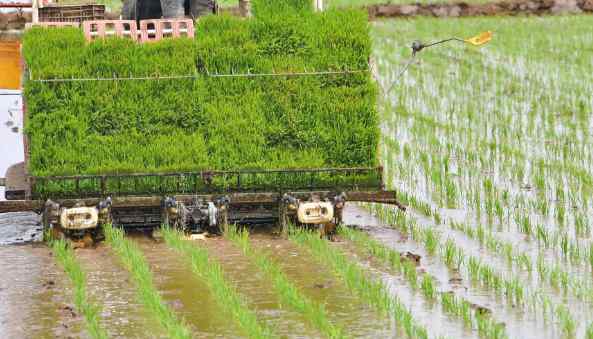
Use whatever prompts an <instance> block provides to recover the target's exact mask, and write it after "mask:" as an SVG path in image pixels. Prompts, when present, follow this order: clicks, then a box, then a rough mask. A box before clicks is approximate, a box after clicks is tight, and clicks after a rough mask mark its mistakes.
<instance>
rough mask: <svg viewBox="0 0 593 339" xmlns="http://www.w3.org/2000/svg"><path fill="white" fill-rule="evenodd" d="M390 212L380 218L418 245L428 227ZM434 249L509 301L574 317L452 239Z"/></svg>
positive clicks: (568, 320)
mask: <svg viewBox="0 0 593 339" xmlns="http://www.w3.org/2000/svg"><path fill="white" fill-rule="evenodd" d="M390 211H391V213H384V214H383V216H384V218H386V219H383V220H385V221H386V222H388V223H389V224H390V225H394V227H396V228H397V229H398V230H399V231H400V232H402V233H404V234H409V235H410V236H411V237H412V239H414V240H415V241H416V242H418V243H419V244H424V243H425V240H424V239H425V237H426V234H427V230H428V229H429V228H428V227H420V226H419V225H418V223H417V222H416V220H415V219H413V218H409V217H407V216H406V215H405V213H403V212H400V211H394V210H391V209H390ZM437 252H438V253H437V254H438V255H439V257H440V258H441V260H442V261H443V263H445V265H447V266H448V267H449V268H454V269H457V270H461V268H462V267H465V268H466V270H467V272H468V275H469V276H470V278H471V279H472V281H474V282H477V283H480V284H481V285H482V286H484V287H487V288H488V289H490V290H491V291H493V292H495V293H496V294H498V295H502V294H504V295H505V296H506V298H507V300H508V301H509V302H512V303H514V304H516V305H520V306H522V307H524V308H526V309H528V310H531V311H533V312H535V313H537V312H540V313H541V314H542V315H543V316H544V318H547V317H548V316H550V317H555V318H557V319H559V321H561V322H562V323H563V324H570V323H571V322H574V317H573V316H572V315H571V314H570V312H569V311H568V310H567V311H566V312H558V311H557V310H558V309H560V310H562V307H564V305H562V304H559V303H556V302H554V301H552V300H551V299H550V297H549V296H548V295H547V294H546V293H544V291H543V290H542V289H534V290H533V291H530V290H529V289H527V288H526V287H525V286H524V284H523V282H521V281H520V279H519V278H517V277H505V276H504V275H503V274H502V273H501V272H499V271H498V270H496V269H495V268H493V267H492V266H490V265H488V264H486V263H484V262H483V261H482V260H480V258H477V257H475V256H471V255H469V256H468V255H466V254H465V253H464V251H463V249H462V248H461V247H459V246H458V245H457V244H456V243H455V241H454V240H453V239H451V238H448V239H447V240H446V241H445V242H444V243H440V250H439V251H437ZM538 305H540V306H541V307H538ZM562 329H563V330H565V331H574V327H571V326H568V325H567V326H564V325H563V326H562ZM564 334H565V335H568V336H571V335H573V334H574V332H565V333H564Z"/></svg>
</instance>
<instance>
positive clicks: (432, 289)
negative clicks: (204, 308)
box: [338, 227, 506, 338]
mask: <svg viewBox="0 0 593 339" xmlns="http://www.w3.org/2000/svg"><path fill="white" fill-rule="evenodd" d="M338 232H339V234H340V235H342V236H344V237H345V238H347V239H349V240H350V241H352V242H353V243H354V244H355V245H356V246H357V247H358V248H360V249H363V250H365V251H367V252H368V253H369V254H371V255H373V256H375V257H376V258H378V259H381V260H382V261H383V262H385V263H387V264H392V263H393V262H394V261H393V259H392V258H394V257H397V258H399V256H400V255H399V253H397V252H396V251H394V250H392V249H390V248H388V247H386V246H385V245H383V244H381V243H380V242H378V241H377V240H374V239H372V238H371V237H369V236H368V235H367V234H365V233H363V232H360V231H356V230H353V229H349V228H347V227H340V228H339V229H338ZM397 262H398V264H396V265H393V266H392V267H393V268H394V269H396V270H398V271H402V272H403V274H404V275H407V274H410V275H412V276H413V278H408V281H409V282H410V284H411V285H412V287H415V284H416V283H417V278H416V268H415V266H414V265H413V264H412V263H411V262H410V261H409V260H405V261H404V262H403V264H399V259H398V261H397ZM406 266H408V268H406ZM412 269H413V273H407V272H409V271H408V270H412ZM435 281H436V279H435V278H434V277H433V276H432V275H430V274H429V273H424V274H423V275H422V281H421V283H420V289H421V291H422V294H423V295H424V297H426V298H427V299H428V300H429V301H433V300H435V299H436V298H437V296H438V297H439V301H440V302H441V306H442V307H443V309H444V310H445V311H446V312H448V313H450V314H453V315H455V316H458V317H459V318H460V319H461V320H463V322H464V323H465V324H466V325H467V326H468V327H471V326H472V323H473V322H474V320H473V319H474V318H476V317H477V316H478V312H472V311H471V308H470V303H469V302H468V301H466V300H465V299H463V298H460V297H456V296H454V295H453V294H452V293H449V292H438V291H437V290H436V286H435ZM482 320H483V324H482V325H483V331H482V332H480V335H481V336H482V337H484V338H504V337H506V335H505V334H504V330H502V331H501V330H500V329H499V328H497V327H496V326H495V322H494V320H493V319H488V320H486V319H482ZM475 321H476V322H477V319H476V320H475Z"/></svg>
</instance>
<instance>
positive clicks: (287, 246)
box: [205, 232, 395, 338]
mask: <svg viewBox="0 0 593 339" xmlns="http://www.w3.org/2000/svg"><path fill="white" fill-rule="evenodd" d="M250 237H251V241H252V243H253V246H254V247H255V248H259V249H262V250H264V251H266V252H267V253H268V254H269V255H270V257H271V258H273V259H274V260H275V261H276V262H277V263H278V264H279V265H280V267H281V268H282V269H283V271H284V272H285V273H286V275H287V276H288V278H289V279H290V281H291V282H293V283H294V284H295V285H296V286H297V287H298V288H299V290H300V291H301V292H302V293H303V294H305V295H306V296H307V297H309V298H311V299H312V300H314V301H316V302H318V303H321V304H323V305H325V309H326V311H327V314H328V317H329V319H330V321H332V322H333V323H335V324H339V325H340V326H342V327H343V328H344V330H345V332H346V333H348V334H350V335H352V336H353V337H359V338H390V337H392V336H393V335H394V333H395V331H394V328H393V324H392V323H391V322H390V321H389V320H388V319H386V318H385V317H382V316H380V315H379V314H377V313H375V312H374V311H373V310H372V309H371V308H369V307H368V306H367V305H366V304H365V303H364V301H362V300H360V299H359V298H358V297H356V296H354V295H352V294H351V293H350V292H349V291H348V290H347V289H346V287H345V286H344V284H343V282H342V281H340V280H339V279H338V278H337V277H335V276H334V275H332V274H331V272H330V271H329V270H328V269H327V268H326V267H324V266H322V265H320V264H319V263H317V262H316V261H315V260H314V258H312V257H311V256H310V255H309V254H308V253H305V252H304V251H302V250H300V249H299V248H297V247H296V246H295V245H293V244H292V243H291V242H290V241H288V240H286V239H282V238H279V237H275V236H272V235H271V234H270V233H268V232H266V233H264V232H257V233H252V235H251V236H250ZM205 246H206V247H207V248H208V249H209V250H210V251H211V253H213V256H214V257H215V258H216V260H217V261H218V262H220V263H221V264H222V265H223V269H224V270H225V273H227V275H228V277H229V278H230V279H232V281H234V282H235V283H236V284H237V285H238V286H239V288H240V290H241V292H242V293H245V294H246V295H247V296H248V297H249V299H250V300H252V304H253V306H254V307H255V308H256V309H257V312H258V315H259V316H260V318H262V319H265V321H266V322H268V323H270V324H272V326H273V327H275V328H276V329H277V331H276V333H277V334H279V335H281V336H283V337H284V336H286V337H295V336H300V337H302V336H306V337H319V333H316V332H315V331H314V330H312V329H309V328H306V327H303V325H304V324H306V323H305V321H304V319H303V318H302V317H300V316H299V315H298V314H295V313H294V312H291V311H289V309H282V306H281V305H280V304H278V298H277V296H276V294H275V292H274V291H273V289H272V287H271V286H269V283H268V282H267V279H266V277H265V276H264V275H263V274H262V273H260V271H259V269H257V268H256V267H255V266H254V265H252V264H250V262H249V259H247V258H245V256H243V254H242V253H241V252H240V251H239V250H238V249H237V248H236V247H235V246H233V245H232V244H231V243H230V242H228V241H227V240H225V239H222V238H219V239H217V240H216V241H213V242H206V244H205ZM246 277H249V278H246ZM287 317H290V318H291V319H294V323H289V324H287V323H286V321H285V320H286V319H287Z"/></svg>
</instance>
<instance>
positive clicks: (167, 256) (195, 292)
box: [133, 234, 240, 338]
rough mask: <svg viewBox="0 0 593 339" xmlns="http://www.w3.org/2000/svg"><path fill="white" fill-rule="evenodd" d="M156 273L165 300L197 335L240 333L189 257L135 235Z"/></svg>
mask: <svg viewBox="0 0 593 339" xmlns="http://www.w3.org/2000/svg"><path fill="white" fill-rule="evenodd" d="M133 239H134V241H136V242H137V243H138V244H139V246H140V248H141V249H142V251H143V252H144V255H145V256H146V259H147V261H148V263H149V264H150V268H151V270H152V272H153V279H154V284H155V286H156V288H157V289H158V290H159V291H160V293H161V295H162V297H163V299H164V301H165V302H166V303H167V304H169V305H170V307H171V308H172V309H173V310H174V311H175V312H176V313H177V314H178V315H180V316H181V317H182V318H183V320H184V321H185V322H186V324H188V325H189V326H190V327H191V329H192V332H193V333H194V337H195V338H215V337H224V338H234V337H239V336H240V334H239V333H240V332H239V330H238V329H237V328H236V326H235V325H234V322H233V321H232V320H230V319H229V318H228V316H226V315H225V314H223V313H222V310H221V309H220V308H219V306H218V304H217V301H216V300H215V299H214V297H213V296H212V295H211V294H210V292H209V291H208V286H206V284H204V282H202V281H201V280H200V279H198V278H197V277H196V276H195V274H193V273H192V272H191V268H190V267H189V266H188V265H186V262H185V259H184V258H182V257H181V256H180V255H179V254H178V253H177V252H175V251H173V250H172V249H170V248H168V247H167V245H166V244H164V243H163V242H161V241H155V240H153V239H150V238H148V237H147V236H145V235H140V234H138V235H133Z"/></svg>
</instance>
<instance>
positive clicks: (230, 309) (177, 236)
mask: <svg viewBox="0 0 593 339" xmlns="http://www.w3.org/2000/svg"><path fill="white" fill-rule="evenodd" d="M161 231H162V232H163V236H164V238H165V242H166V243H167V245H168V246H169V247H171V248H173V249H174V250H176V251H177V252H179V253H180V254H183V255H184V256H185V257H186V258H187V262H188V264H189V265H190V266H191V269H192V271H193V273H194V274H196V275H198V276H199V277H200V278H202V279H203V280H204V282H205V283H206V284H207V285H208V287H209V289H210V291H211V293H212V294H213V295H214V296H215V297H216V300H218V304H219V305H220V307H221V308H222V309H223V310H224V311H225V312H226V313H227V314H228V315H230V316H231V317H232V318H233V319H234V320H235V322H236V323H237V324H238V325H239V327H240V328H241V330H242V331H243V332H244V333H245V334H246V335H247V336H248V337H249V338H270V337H272V332H271V330H270V329H269V328H267V327H266V326H264V325H262V324H261V323H260V322H259V321H258V320H257V316H256V314H255V312H254V311H253V310H251V309H249V307H248V306H247V304H246V302H245V301H244V298H243V297H242V296H241V295H240V294H239V292H238V291H237V290H236V289H235V287H233V286H232V285H231V284H230V283H229V282H228V281H227V280H226V278H225V277H224V273H223V270H222V267H221V266H220V264H218V263H216V262H213V261H212V260H211V259H210V258H209V256H208V251H207V250H206V249H205V248H202V247H200V246H196V245H195V244H194V243H192V242H190V241H187V240H184V236H183V234H182V233H180V232H179V231H177V230H174V229H171V228H169V227H167V226H163V227H162V228H161Z"/></svg>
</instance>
